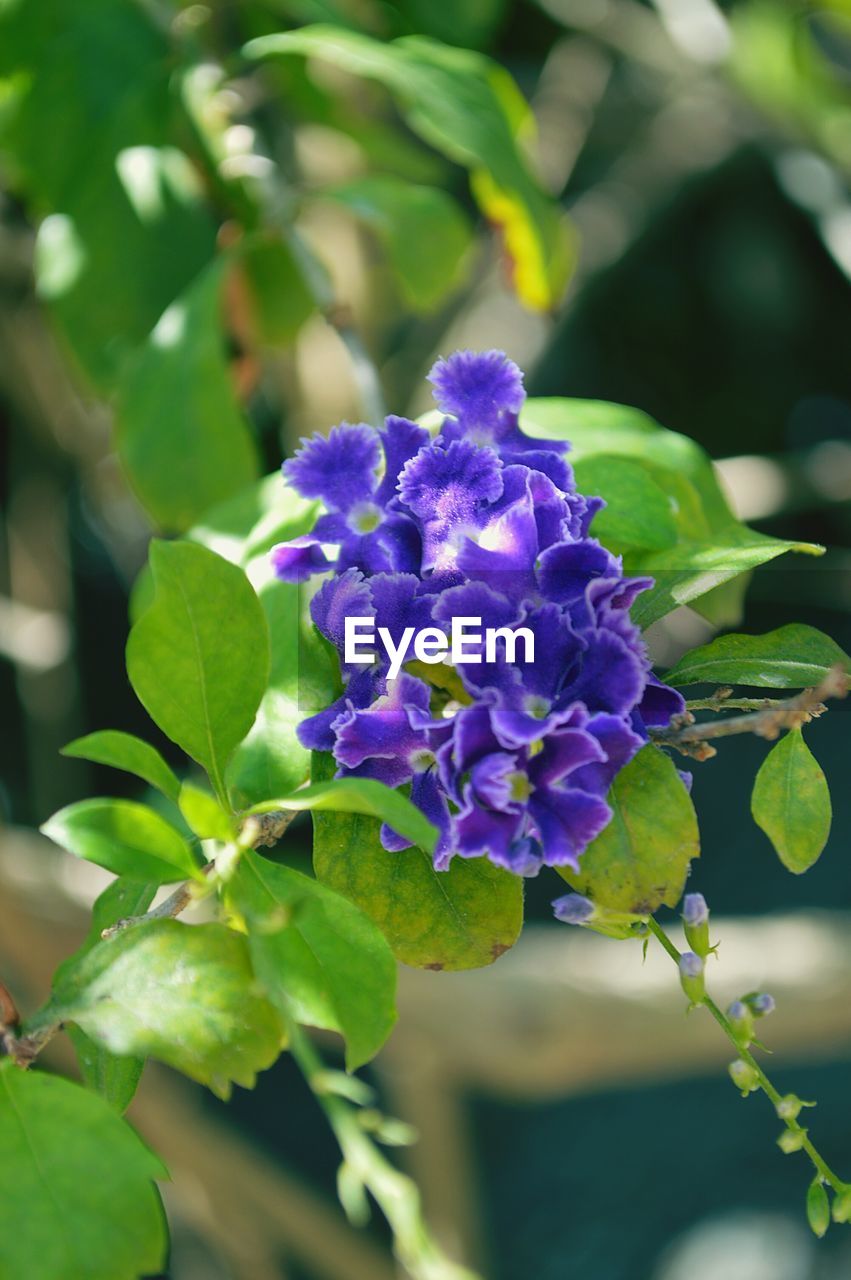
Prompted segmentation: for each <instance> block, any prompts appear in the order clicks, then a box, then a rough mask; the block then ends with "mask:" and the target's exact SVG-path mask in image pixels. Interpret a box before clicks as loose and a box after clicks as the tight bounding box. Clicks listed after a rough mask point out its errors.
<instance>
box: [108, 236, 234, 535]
mask: <svg viewBox="0 0 851 1280" xmlns="http://www.w3.org/2000/svg"><path fill="white" fill-rule="evenodd" d="M226 266H227V262H226V260H225V259H224V258H221V259H219V260H218V261H217V262H216V263H214V264H213V265H212V266H211V267H209V268H208V269H207V270H206V271H205V272H204V273H203V274H202V275H201V276H199V277H198V279H197V280H196V281H195V282H194V283H193V284H192V286H191V287H190V288H189V289H188V290H187V291H186V292H185V293H184V294H182V295H181V297H180V298H178V299H177V300H176V301H174V302H172V303H171V305H170V306H169V307H168V310H166V311H165V312H164V313H163V315H162V316H161V317H160V319H159V321H158V323H157V325H156V328H155V329H154V330H153V333H152V334H151V336H150V338H149V340H148V341H147V343H146V345H145V347H144V348H143V350H142V351H141V352H140V353H139V355H138V357H137V358H136V359H135V360H134V362H133V364H132V367H131V368H129V369H128V371H127V373H126V375H125V376H124V377H123V378H122V381H121V386H120V390H119V402H118V411H117V428H118V437H117V438H118V449H119V453H120V455H121V460H122V463H123V465H124V468H125V470H126V472H127V475H128V478H129V480H130V483H131V484H132V486H133V489H134V490H135V492H136V495H137V496H138V498H139V500H140V502H141V503H142V505H143V506H144V508H145V510H146V511H147V512H148V514H149V515H150V516H151V517H152V519H153V520H154V521H155V522H156V524H157V525H159V526H160V527H161V528H163V529H165V530H167V531H169V532H178V533H183V532H185V531H186V530H187V529H188V528H189V527H190V525H192V524H194V523H195V521H196V520H197V519H198V518H199V517H200V516H201V515H202V513H203V512H204V511H206V510H207V508H208V507H210V506H212V505H213V504H214V503H216V502H220V501H222V500H223V499H224V498H227V497H229V496H230V495H232V494H235V493H238V492H239V491H240V489H242V488H243V487H244V486H245V485H247V484H249V483H250V482H251V481H252V480H253V479H255V477H256V476H257V474H258V463H257V452H256V449H255V445H254V441H253V439H252V436H251V433H250V430H249V426H248V422H247V420H246V418H245V415H244V414H243V412H242V410H241V408H240V407H239V404H238V402H237V399H236V393H235V389H234V386H233V382H232V379H231V374H230V370H229V368H228V364H227V358H226V347H225V333H224V329H223V323H222V314H221V289H222V277H223V274H224V271H225V269H226Z"/></svg>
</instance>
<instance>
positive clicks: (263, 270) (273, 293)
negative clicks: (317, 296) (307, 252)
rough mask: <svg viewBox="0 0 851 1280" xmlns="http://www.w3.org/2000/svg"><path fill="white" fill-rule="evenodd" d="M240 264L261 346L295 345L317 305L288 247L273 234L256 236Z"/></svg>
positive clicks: (244, 249)
mask: <svg viewBox="0 0 851 1280" xmlns="http://www.w3.org/2000/svg"><path fill="white" fill-rule="evenodd" d="M238 263H239V265H240V267H241V268H242V270H243V271H244V273H245V281H246V284H247V285H248V291H249V297H250V299H251V302H252V304H253V310H252V316H251V322H252V326H253V328H254V329H255V330H256V334H255V337H256V340H257V342H258V344H259V345H264V344H265V345H269V346H283V345H286V344H287V343H289V342H292V340H293V338H294V337H295V336H296V334H297V333H298V331H299V329H300V328H301V327H302V325H303V324H304V323H305V321H306V320H308V319H309V318H310V316H311V315H312V314H313V312H314V311H315V310H316V303H315V301H314V299H313V296H312V294H311V292H310V290H309V289H308V287H307V284H306V283H305V280H304V276H303V275H302V273H301V271H300V270H299V267H298V265H297V263H296V261H295V259H294V257H293V255H292V252H291V251H290V249H289V247H288V246H287V245H286V244H285V243H284V241H283V240H282V239H281V238H280V236H277V235H275V234H273V233H266V234H264V235H254V236H251V237H250V238H249V239H248V240H246V242H245V244H244V245H243V246H241V249H240V253H239V257H238Z"/></svg>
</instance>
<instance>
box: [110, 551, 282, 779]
mask: <svg viewBox="0 0 851 1280" xmlns="http://www.w3.org/2000/svg"><path fill="white" fill-rule="evenodd" d="M150 562H151V567H152V569H153V576H154V586H155V594H154V599H153V603H152V604H151V605H150V607H149V608H148V609H147V610H146V612H145V613H143V614H142V616H141V617H140V618H139V620H138V621H137V622H136V624H135V626H134V627H133V630H132V631H131V632H130V638H129V640H128V642H127V673H128V675H129V677H130V683H131V684H132V685H133V688H134V689H135V691H136V694H137V696H138V697H139V699H140V701H141V702H142V704H143V705H144V707H145V708H146V710H147V711H148V713H149V715H150V716H151V718H152V719H153V720H154V721H155V722H156V723H157V724H158V725H159V726H160V728H161V729H162V730H163V732H164V733H166V734H168V736H169V737H170V738H172V739H173V741H175V742H176V743H178V745H179V746H181V747H182V748H183V750H184V751H186V752H188V754H189V755H191V756H192V757H193V759H195V760H197V761H198V763H199V764H202V765H203V766H204V768H205V769H206V770H207V772H208V773H209V775H210V778H211V780H212V782H213V786H214V788H215V790H216V793H217V795H218V796H219V798H220V799H222V798H223V797H224V795H225V788H224V771H225V767H226V765H227V762H228V760H229V758H230V756H231V755H232V754H233V750H234V748H235V747H236V745H237V743H238V742H239V741H240V740H241V739H242V738H243V737H244V736H245V734H246V733H247V732H248V730H249V729H250V728H251V725H252V722H253V720H254V716H255V714H256V711H257V707H258V706H259V704H260V699H261V697H262V696H263V692H264V690H265V688H266V679H267V675H268V671H269V632H268V627H267V625H266V618H265V615H264V613H263V608H262V606H261V604H260V601H259V600H258V599H257V595H256V593H255V591H254V589H253V588H252V586H251V584H250V583H249V581H248V579H247V578H246V576H245V574H244V573H243V572H242V570H241V569H239V568H237V567H236V566H235V565H232V564H229V563H228V561H226V560H223V559H222V558H221V556H217V555H215V554H214V552H212V551H208V550H207V548H206V547H202V546H200V545H197V544H195V543H191V542H153V543H152V544H151V552H150Z"/></svg>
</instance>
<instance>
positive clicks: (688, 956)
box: [680, 951, 706, 1005]
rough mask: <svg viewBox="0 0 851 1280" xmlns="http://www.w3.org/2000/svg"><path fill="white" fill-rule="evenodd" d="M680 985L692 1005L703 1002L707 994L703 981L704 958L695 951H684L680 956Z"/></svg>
mask: <svg viewBox="0 0 851 1280" xmlns="http://www.w3.org/2000/svg"><path fill="white" fill-rule="evenodd" d="M680 985H681V987H682V989H683V991H684V992H685V993H686V995H687V996H688V998H689V1000H690V1001H691V1003H692V1005H696V1004H702V1003H703V997H704V996H705V995H706V988H705V986H704V982H703V960H702V958H701V957H700V956H698V955H695V953H694V952H693V951H684V952H683V954H682V955H681V956H680Z"/></svg>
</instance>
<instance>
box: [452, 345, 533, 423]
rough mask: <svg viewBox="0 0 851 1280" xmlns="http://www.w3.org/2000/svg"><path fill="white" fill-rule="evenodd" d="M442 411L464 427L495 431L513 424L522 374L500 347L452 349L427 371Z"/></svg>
mask: <svg viewBox="0 0 851 1280" xmlns="http://www.w3.org/2000/svg"><path fill="white" fill-rule="evenodd" d="M428 380H429V382H430V383H431V384H432V386H433V387H434V398H435V401H436V402H437V406H438V408H439V409H440V410H441V411H442V412H443V413H450V414H452V415H453V417H455V418H457V419H458V420H459V422H460V423H461V425H462V427H463V428H464V429H465V431H475V430H477V429H484V430H485V431H486V432H488V433H491V434H492V435H494V436H496V437H498V434H499V433H500V432H502V431H504V430H507V429H510V428H511V427H513V426H514V422H515V420H516V417H517V414H518V413H519V412H520V409H521V406H522V404H523V401H524V400H525V398H526V392H525V391H524V390H523V374H522V373H521V372H520V370H519V369H518V367H517V365H516V364H515V363H514V361H513V360H509V359H508V356H506V354H505V353H504V352H503V351H456V352H455V353H454V354H453V355H451V356H449V358H448V359H446V360H438V362H437V364H436V365H435V366H434V368H433V369H432V370H431V373H430V374H429V375H428Z"/></svg>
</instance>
